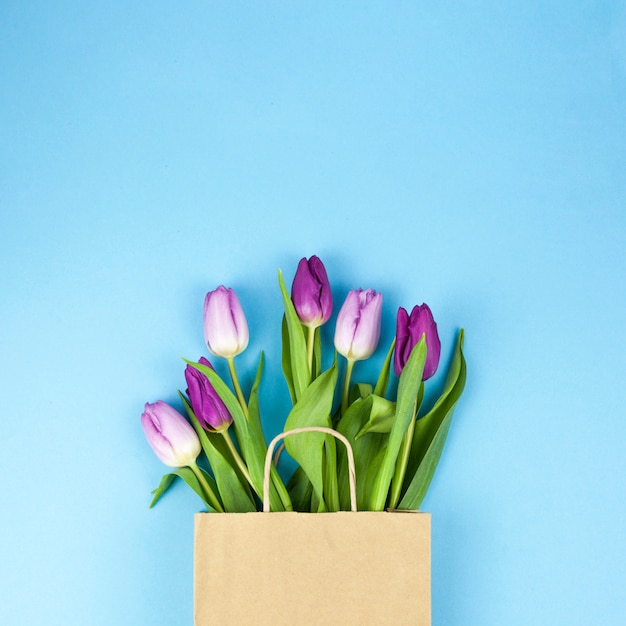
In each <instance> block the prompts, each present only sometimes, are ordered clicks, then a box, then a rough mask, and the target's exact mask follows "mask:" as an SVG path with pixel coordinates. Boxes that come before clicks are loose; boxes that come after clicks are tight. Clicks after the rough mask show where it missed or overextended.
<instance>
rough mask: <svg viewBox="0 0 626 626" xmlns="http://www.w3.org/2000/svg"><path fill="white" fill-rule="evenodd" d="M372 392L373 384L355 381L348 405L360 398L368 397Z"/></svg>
mask: <svg viewBox="0 0 626 626" xmlns="http://www.w3.org/2000/svg"><path fill="white" fill-rule="evenodd" d="M371 393H372V385H368V384H367V383H355V384H354V385H352V388H351V389H350V395H349V397H348V406H349V405H350V404H352V403H353V402H354V401H355V400H358V399H359V398H366V397H367V396H369V395H370V394H371Z"/></svg>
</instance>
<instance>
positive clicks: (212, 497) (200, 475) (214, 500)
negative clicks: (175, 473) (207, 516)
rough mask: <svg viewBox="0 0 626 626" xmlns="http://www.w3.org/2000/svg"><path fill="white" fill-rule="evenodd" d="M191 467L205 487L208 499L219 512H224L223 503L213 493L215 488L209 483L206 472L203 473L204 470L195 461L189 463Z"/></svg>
mask: <svg viewBox="0 0 626 626" xmlns="http://www.w3.org/2000/svg"><path fill="white" fill-rule="evenodd" d="M189 467H190V468H191V470H192V471H193V473H194V474H195V475H196V478H197V479H198V481H199V482H200V484H201V485H202V488H203V489H204V492H205V493H206V496H207V499H208V501H209V504H210V505H211V506H212V507H213V508H214V509H215V510H216V511H217V512H218V513H223V512H224V509H223V507H222V505H221V504H220V502H219V500H218V499H217V497H216V496H215V494H214V493H213V489H211V486H210V485H209V483H208V482H207V480H206V478H205V477H204V474H203V473H202V470H201V469H200V468H199V467H198V466H197V465H196V463H195V462H194V463H191V465H189Z"/></svg>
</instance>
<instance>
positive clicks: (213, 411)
mask: <svg viewBox="0 0 626 626" xmlns="http://www.w3.org/2000/svg"><path fill="white" fill-rule="evenodd" d="M198 363H200V364H201V365H206V366H207V367H210V368H211V369H213V366H212V365H211V364H210V363H209V361H208V360H207V359H205V358H204V357H201V358H200V360H199V361H198ZM185 380H186V381H187V395H188V396H189V402H190V403H191V408H192V409H193V412H194V413H195V415H196V417H197V418H198V421H199V422H200V424H201V425H202V427H203V428H206V429H208V430H215V431H220V430H224V429H226V428H228V427H229V426H230V424H231V422H232V421H233V418H232V416H231V414H230V413H229V412H228V409H227V408H226V405H225V404H224V403H223V402H222V399H221V398H220V397H219V395H218V394H217V391H215V389H214V388H213V385H212V384H211V383H210V382H209V379H208V378H207V377H206V376H205V375H204V374H203V373H202V372H201V371H200V370H197V369H196V368H195V367H193V366H192V365H187V367H186V368H185Z"/></svg>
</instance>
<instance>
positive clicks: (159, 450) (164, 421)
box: [141, 400, 200, 467]
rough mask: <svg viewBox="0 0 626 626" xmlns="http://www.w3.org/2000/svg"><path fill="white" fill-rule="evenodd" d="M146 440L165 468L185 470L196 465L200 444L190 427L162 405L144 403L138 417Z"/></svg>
mask: <svg viewBox="0 0 626 626" xmlns="http://www.w3.org/2000/svg"><path fill="white" fill-rule="evenodd" d="M141 425H142V426H143V432H144V433H145V434H146V439H147V440H148V443H149V444H150V446H151V448H152V449H153V450H154V452H155V454H156V455H157V456H158V457H159V459H161V461H162V462H163V463H165V465H169V466H170V467H186V466H188V465H192V464H195V462H196V458H197V457H198V455H199V454H200V440H199V439H198V435H196V431H195V430H194V429H193V428H192V426H191V424H190V423H189V422H188V421H187V420H186V419H185V418H184V417H183V416H182V415H181V414H180V413H179V412H178V411H177V410H176V409H173V408H172V407H171V406H170V405H169V404H166V403H165V402H161V400H159V401H158V402H155V403H154V404H150V403H148V402H147V403H146V406H145V407H144V412H143V413H142V415H141Z"/></svg>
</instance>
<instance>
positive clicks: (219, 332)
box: [141, 256, 466, 512]
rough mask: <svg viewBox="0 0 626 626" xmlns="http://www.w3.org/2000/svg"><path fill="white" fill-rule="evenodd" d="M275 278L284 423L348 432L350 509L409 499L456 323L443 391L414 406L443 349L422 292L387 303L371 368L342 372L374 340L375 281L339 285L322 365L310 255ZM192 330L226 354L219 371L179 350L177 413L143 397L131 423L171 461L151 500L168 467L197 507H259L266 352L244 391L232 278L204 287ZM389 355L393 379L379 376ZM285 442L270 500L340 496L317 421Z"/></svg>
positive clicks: (321, 284)
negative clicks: (361, 376) (385, 337)
mask: <svg viewBox="0 0 626 626" xmlns="http://www.w3.org/2000/svg"><path fill="white" fill-rule="evenodd" d="M278 282H279V286H280V292H281V294H282V300H283V304H284V309H285V313H284V316H283V322H282V369H283V373H284V376H285V380H286V383H287V387H288V389H289V393H290V396H291V401H292V405H293V408H292V409H291V411H290V412H289V414H288V415H287V418H286V421H285V428H284V429H285V430H291V429H296V428H303V427H310V426H321V427H326V428H332V429H334V430H336V431H338V432H339V433H341V434H342V435H344V437H345V438H347V439H348V441H349V443H350V444H351V447H352V451H353V454H354V461H355V467H356V476H357V506H358V509H359V510H366V511H382V510H385V509H404V510H415V509H418V508H419V506H420V504H421V502H422V500H423V498H424V496H425V494H426V490H427V489H428V486H429V484H430V481H431V479H432V476H433V473H434V471H435V468H436V466H437V463H438V461H439V458H440V455H441V452H442V449H443V446H444V443H445V439H446V436H447V433H448V430H449V428H450V422H451V419H452V413H453V410H454V407H455V405H456V402H457V400H458V399H459V397H460V396H461V393H462V391H463V388H464V386H465V372H466V367H465V359H464V357H463V351H462V347H463V330H461V331H460V332H459V334H458V338H457V341H456V346H455V349H454V352H453V355H452V359H451V362H450V365H449V371H448V375H447V378H446V381H445V384H444V386H443V390H442V392H441V395H440V396H439V398H438V399H437V400H436V401H435V402H434V403H432V405H431V406H430V407H429V408H428V410H423V406H422V400H423V398H424V383H425V381H426V380H428V379H429V378H431V377H432V376H433V374H434V373H435V372H436V370H437V368H438V365H439V358H440V352H441V344H440V341H439V336H438V332H437V325H436V323H435V321H434V319H433V315H432V313H431V310H430V308H429V307H428V306H427V305H426V304H422V305H420V306H415V307H414V308H413V310H412V311H411V313H410V314H409V313H408V311H407V310H406V309H404V308H400V309H399V310H398V314H397V320H396V336H395V338H394V340H393V341H392V343H391V346H390V347H389V350H388V352H387V354H386V357H385V359H384V361H383V363H382V367H381V369H380V374H379V376H378V378H377V380H376V381H374V382H373V384H371V383H367V382H354V380H355V379H356V378H357V376H356V372H355V363H356V362H357V361H362V360H364V359H368V358H369V357H371V356H372V355H373V354H374V352H375V350H376V348H377V345H378V340H379V336H380V327H381V315H382V304H383V297H382V294H381V293H377V292H376V291H374V290H373V289H365V290H363V289H358V290H354V291H350V292H349V293H348V295H347V297H346V299H345V302H344V304H343V306H342V307H341V310H340V311H339V314H338V316H337V320H336V327H335V334H334V345H335V353H334V358H333V360H332V363H331V364H330V366H329V367H327V369H324V367H323V359H322V356H323V355H322V351H323V345H322V340H321V336H320V327H321V326H322V325H323V324H325V323H326V322H328V320H329V319H330V317H331V313H332V308H333V298H332V293H331V287H330V283H329V281H328V277H327V273H326V269H325V267H324V265H323V263H322V261H321V260H320V259H319V258H318V257H316V256H312V257H311V258H310V259H306V258H303V259H301V261H300V262H299V264H298V268H297V271H296V273H295V277H294V280H293V284H292V287H291V294H289V292H288V291H287V288H286V286H285V283H284V280H283V276H282V273H281V272H280V271H279V273H278ZM204 336H205V340H206V344H207V347H208V349H209V351H210V352H211V353H212V354H213V355H215V356H217V357H221V358H224V359H226V364H227V367H228V372H229V376H230V384H229V383H227V382H226V381H225V380H223V379H222V378H221V377H220V376H219V375H218V373H217V372H216V371H215V370H214V369H213V366H212V365H211V363H210V362H209V361H208V360H207V359H206V358H204V357H202V358H200V359H199V360H198V361H197V362H192V361H186V362H187V366H186V369H185V379H186V382H187V392H186V395H185V394H182V393H180V392H179V395H180V399H181V402H182V405H183V406H184V409H185V412H186V414H187V418H185V417H183V415H182V414H181V413H179V412H178V411H177V410H176V409H174V408H173V407H171V406H169V405H168V404H166V403H165V402H161V401H159V402H156V403H154V404H150V403H147V404H146V405H145V410H144V413H143V414H142V416H141V423H142V426H143V429H144V432H145V435H146V437H147V439H148V442H149V444H150V445H151V447H152V448H153V450H154V452H155V453H156V455H157V456H158V457H159V459H160V460H161V461H162V462H163V463H165V464H166V465H168V466H170V467H172V468H176V469H175V470H173V471H172V472H170V473H168V474H166V475H165V476H164V477H163V479H162V481H161V484H160V485H159V487H158V488H157V489H155V490H154V492H153V494H154V498H153V500H152V503H151V505H150V506H153V505H154V504H155V503H156V502H157V500H158V499H159V498H160V497H161V496H162V495H163V493H164V492H165V491H166V490H167V488H168V487H169V485H170V484H171V483H172V481H173V480H174V479H175V478H176V477H179V478H182V479H183V480H184V481H185V482H186V483H187V484H188V485H189V486H190V487H191V488H192V489H193V490H194V491H195V492H196V493H197V494H198V495H199V496H200V498H201V499H202V501H203V502H204V504H205V506H206V508H207V510H208V511H209V512H249V511H257V510H259V508H260V501H261V498H262V490H263V472H264V461H265V455H266V453H267V444H266V440H265V437H264V434H263V429H262V425H261V414H260V407H259V386H260V384H261V378H262V373H263V362H264V357H263V353H262V352H261V355H260V358H259V365H258V369H257V372H256V377H255V379H254V382H253V384H252V387H251V389H250V390H249V391H248V393H247V394H246V393H245V392H244V390H243V389H242V387H241V385H240V383H239V378H238V376H237V371H236V367H235V357H236V356H237V355H238V354H240V353H241V352H243V351H244V350H245V349H246V348H247V346H248V340H249V334H248V325H247V322H246V318H245V315H244V312H243V309H242V307H241V304H240V302H239V299H238V298H237V295H236V294H235V292H234V291H233V290H232V289H227V288H225V287H223V286H220V287H218V288H217V289H216V290H215V291H211V292H209V293H208V294H207V296H206V299H205V301H204ZM338 355H341V357H343V358H342V359H339V357H338ZM344 359H345V363H342V361H343V360H344ZM392 363H393V371H394V373H395V375H396V376H397V377H398V379H399V380H398V382H397V385H395V384H390V375H391V369H392V367H391V366H392ZM340 371H341V372H342V375H341V376H340ZM340 381H341V382H340ZM390 389H391V391H390ZM394 390H395V393H393V391H394ZM233 431H234V432H233ZM284 446H285V448H286V450H287V452H288V454H289V455H290V456H291V457H292V458H293V459H294V460H295V461H296V463H297V469H296V470H295V472H294V473H293V475H292V476H291V478H290V480H289V481H288V482H287V483H285V482H283V480H282V478H281V476H280V475H279V473H278V471H277V470H276V467H275V464H274V465H272V468H271V473H270V506H271V509H272V510H273V511H307V512H325V511H338V510H345V509H348V508H349V507H350V499H349V492H348V476H347V473H348V469H347V465H346V458H345V457H346V451H345V449H344V448H343V446H337V445H336V443H335V439H334V438H333V437H331V436H330V435H328V434H324V433H321V432H309V433H306V434H305V435H300V436H298V437H292V438H289V439H286V440H285V444H284ZM276 461H277V459H276Z"/></svg>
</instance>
